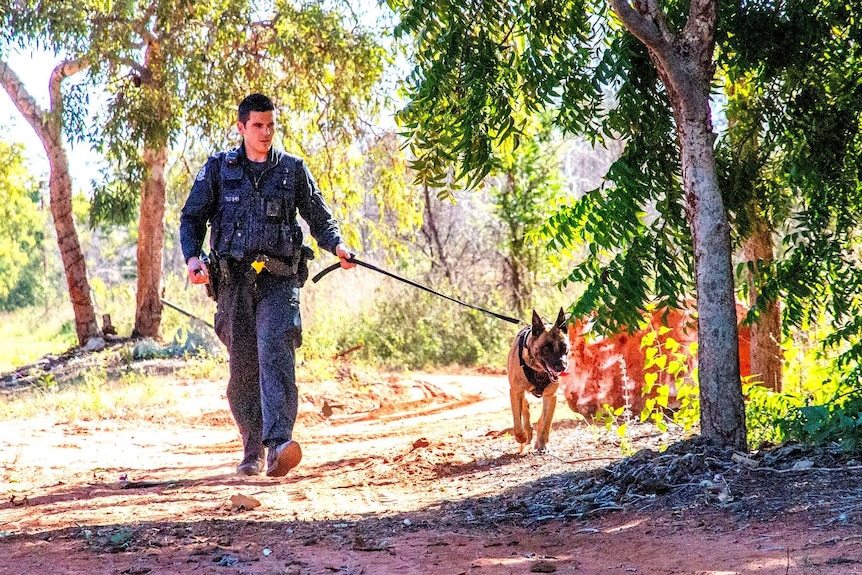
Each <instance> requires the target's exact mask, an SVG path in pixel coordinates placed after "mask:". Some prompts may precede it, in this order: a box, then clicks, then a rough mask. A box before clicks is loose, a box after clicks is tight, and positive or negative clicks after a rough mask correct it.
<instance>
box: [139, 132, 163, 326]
mask: <svg viewBox="0 0 862 575" xmlns="http://www.w3.org/2000/svg"><path fill="white" fill-rule="evenodd" d="M167 158H168V151H167V148H166V147H163V148H159V149H146V150H144V154H143V159H144V164H145V165H146V167H147V171H146V173H147V178H146V180H144V184H143V186H142V190H141V215H140V220H139V222H138V290H137V295H136V302H135V306H136V307H135V328H134V330H133V331H132V337H152V338H157V339H158V337H159V330H160V326H161V322H162V308H163V306H162V293H161V281H162V248H163V246H164V239H165V222H164V219H165V166H166V165H167Z"/></svg>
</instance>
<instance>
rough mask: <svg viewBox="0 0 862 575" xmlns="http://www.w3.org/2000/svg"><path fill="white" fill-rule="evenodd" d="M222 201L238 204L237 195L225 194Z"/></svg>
mask: <svg viewBox="0 0 862 575" xmlns="http://www.w3.org/2000/svg"><path fill="white" fill-rule="evenodd" d="M224 201H225V203H226V204H238V203H239V196H225V197H224Z"/></svg>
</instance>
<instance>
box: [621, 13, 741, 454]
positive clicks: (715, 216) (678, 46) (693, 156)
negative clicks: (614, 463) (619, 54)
mask: <svg viewBox="0 0 862 575" xmlns="http://www.w3.org/2000/svg"><path fill="white" fill-rule="evenodd" d="M611 5H612V6H613V9H614V11H615V12H616V13H617V15H618V16H619V17H620V19H621V20H622V22H623V24H624V25H625V26H626V28H627V29H628V30H629V31H631V32H632V33H633V34H634V35H635V36H636V37H637V38H638V39H639V40H640V41H641V42H643V43H644V45H645V46H646V47H647V49H648V50H649V53H650V58H651V59H652V62H653V64H655V66H656V69H657V71H658V74H659V77H660V78H661V80H662V83H663V84H664V86H665V89H666V90H667V92H668V95H669V97H670V102H671V106H672V108H673V112H674V118H675V119H676V124H677V133H678V136H679V145H680V155H681V165H682V179H683V189H684V191H685V197H686V215H687V219H688V224H689V226H690V228H691V233H692V238H693V240H694V254H695V255H694V257H695V261H694V268H695V282H696V289H697V310H698V342H699V352H698V371H699V375H700V408H701V415H700V423H701V434H702V435H703V436H704V437H706V438H708V439H711V440H713V441H716V442H718V443H720V444H722V445H728V446H732V447H734V448H737V449H743V450H744V449H746V443H747V442H746V430H745V406H744V403H743V398H742V386H741V383H740V376H739V341H738V332H737V325H736V302H735V300H734V294H733V274H732V266H731V244H730V228H729V224H728V221H727V214H726V212H725V209H724V202H723V201H722V198H721V193H720V192H719V187H718V178H717V176H716V169H715V156H714V152H713V142H714V139H715V135H714V133H713V131H712V119H711V113H710V109H709V88H710V82H711V80H712V77H713V74H714V62H713V58H712V54H713V50H714V47H715V28H716V23H717V7H716V1H715V0H692V2H691V5H690V9H689V17H688V21H687V22H686V25H685V27H684V28H683V30H681V31H680V32H679V33H678V34H677V33H675V32H672V31H671V30H670V28H669V26H668V23H667V20H666V18H665V14H664V12H663V11H662V10H661V9H660V8H659V6H658V2H656V1H655V0H644V1H643V2H635V3H633V4H630V3H629V2H628V0H611Z"/></svg>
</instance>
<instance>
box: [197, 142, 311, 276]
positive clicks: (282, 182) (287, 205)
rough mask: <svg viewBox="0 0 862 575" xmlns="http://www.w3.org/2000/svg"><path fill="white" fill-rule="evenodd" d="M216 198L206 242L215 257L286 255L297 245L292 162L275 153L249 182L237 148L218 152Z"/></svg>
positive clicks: (299, 231) (294, 165) (299, 230)
mask: <svg viewBox="0 0 862 575" xmlns="http://www.w3.org/2000/svg"><path fill="white" fill-rule="evenodd" d="M220 156H221V157H220V168H219V186H218V189H219V197H218V198H217V200H216V212H215V216H214V217H213V218H212V221H211V224H212V227H211V230H212V231H211V233H212V234H213V241H212V246H213V247H214V248H215V250H216V252H217V253H218V254H219V257H229V258H233V259H235V260H244V259H247V258H253V257H255V256H257V255H260V254H263V255H268V256H270V257H274V258H277V259H281V260H288V259H290V257H291V256H292V255H293V254H294V252H295V251H296V250H298V249H299V248H300V246H301V245H302V228H300V227H299V224H298V222H297V221H296V197H295V194H296V180H297V171H298V170H297V161H296V158H294V157H293V156H291V155H289V154H285V153H281V152H277V153H276V155H275V158H276V161H275V162H274V163H271V164H270V165H269V166H268V167H267V168H266V170H265V171H264V172H263V173H262V174H261V175H260V180H259V182H257V185H255V182H254V181H253V178H254V175H253V174H252V172H251V171H250V170H249V171H246V170H245V169H243V159H242V158H241V157H240V156H239V152H238V150H231V151H230V152H226V153H223V154H221V155H220Z"/></svg>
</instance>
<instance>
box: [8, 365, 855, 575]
mask: <svg viewBox="0 0 862 575" xmlns="http://www.w3.org/2000/svg"><path fill="white" fill-rule="evenodd" d="M172 383H174V384H175V385H177V386H182V387H181V389H182V390H183V396H184V399H183V402H182V404H181V406H180V410H181V413H180V414H179V415H177V413H176V412H174V413H173V414H172V415H169V416H168V415H166V416H164V417H160V416H159V415H158V414H148V415H147V417H145V418H140V419H134V418H133V419H131V420H130V421H126V422H111V421H95V422H76V423H74V424H68V423H56V422H53V421H48V420H28V421H5V422H0V496H2V503H0V574H16V575H18V574H24V573H51V574H55V573H56V574H65V573H70V574H85V573H86V574H102V573H104V574H145V573H152V574H174V573H191V572H194V573H204V574H206V573H220V574H221V573H225V574H267V575H275V574H294V575H300V574H303V575H304V574H315V575H317V574H332V573H344V574H359V573H363V574H369V575H370V574H374V575H388V574H395V573H398V574H408V575H409V574H417V575H435V574H452V575H458V574H466V573H477V574H484V575H498V574H500V575H502V574H510V573H511V574H516V573H525V574H526V573H531V572H533V573H554V572H555V573H573V574H574V573H577V574H579V575H599V574H610V575H614V574H620V575H623V574H628V573H635V574H638V575H660V574H661V575H665V574H679V575H682V574H686V575H694V574H698V575H731V574H748V573H757V574H770V575H773V574H774V575H785V574H788V573H818V574H827V575H839V574H841V575H847V574H853V573H862V530H860V528H859V522H858V520H857V517H856V514H857V513H858V512H859V510H860V509H862V505H859V504H858V503H854V502H855V501H856V500H855V499H854V500H853V501H851V500H850V499H848V497H850V495H848V493H850V492H849V491H848V490H849V489H852V485H851V484H852V483H853V482H856V483H859V482H858V479H859V478H858V471H854V470H852V469H850V470H849V471H847V472H846V473H844V472H842V475H841V477H842V481H841V482H840V484H839V483H834V482H833V483H827V484H824V483H823V481H824V480H823V479H822V478H818V477H819V476H818V477H815V476H814V474H809V475H806V476H804V477H802V478H800V476H798V475H794V474H791V475H780V474H763V475H761V476H760V477H759V478H758V477H753V478H749V479H750V481H749V480H748V479H746V481H749V482H748V483H743V479H744V478H743V477H741V476H740V477H738V478H737V483H734V485H733V491H734V493H735V495H736V500H737V501H736V504H733V505H725V504H723V503H720V502H718V501H717V500H710V498H709V496H708V494H706V493H705V494H704V495H703V497H700V498H699V499H697V498H695V499H694V500H688V501H677V502H669V501H666V500H664V499H662V498H660V497H652V498H651V497H650V496H646V495H644V496H640V495H638V496H637V497H638V499H636V501H639V502H640V504H639V505H636V506H635V505H630V504H628V505H621V506H619V507H621V509H619V510H617V511H611V509H613V508H614V505H613V504H611V503H608V504H602V505H597V504H592V505H591V506H586V507H585V506H583V505H582V504H581V503H583V502H585V501H588V500H589V502H595V501H607V502H611V501H613V497H611V496H610V495H613V493H611V491H613V490H614V489H616V487H613V486H607V487H606V488H605V489H606V490H607V493H602V489H600V488H599V487H600V486H599V487H597V485H598V484H596V483H595V481H594V479H591V478H594V477H595V476H596V474H597V471H596V470H600V469H601V467H602V466H603V465H609V464H611V463H614V461H616V460H618V459H620V451H619V448H618V447H614V446H610V445H608V436H607V435H606V434H605V433H603V432H602V431H599V430H596V429H595V428H592V427H589V426H586V425H584V424H582V423H581V422H579V421H577V420H576V419H575V417H574V416H573V415H572V413H571V412H570V411H569V410H568V409H567V408H566V407H565V405H561V406H560V408H559V409H558V414H557V417H556V419H555V424H554V430H553V431H552V434H551V441H550V445H551V448H552V449H553V450H554V452H553V453H552V454H549V455H534V454H525V455H519V454H518V453H517V445H516V444H515V442H514V439H513V438H512V437H511V435H510V434H509V433H507V430H511V421H510V414H509V407H508V391H507V384H506V380H505V377H504V376H501V375H498V376H475V375H474V376H461V375H459V376H448V375H433V376H432V375H414V376H411V377H404V378H389V379H378V380H374V381H368V382H362V381H359V382H357V381H353V382H352V383H351V384H350V385H345V384H344V382H342V383H335V382H328V383H322V384H319V385H311V384H302V394H303V397H302V399H303V404H302V406H301V415H300V422H299V424H298V425H297V430H296V437H295V439H297V440H298V441H299V442H300V443H301V444H302V446H303V450H304V459H303V462H302V464H301V465H300V466H299V467H298V468H297V469H295V470H294V471H293V472H291V474H290V475H289V476H288V477H286V478H284V479H278V480H276V479H269V478H265V477H257V478H239V477H237V476H235V475H234V473H233V470H234V466H235V465H236V463H237V458H238V454H239V452H240V444H239V440H238V437H237V434H236V430H235V428H234V426H233V422H232V420H231V418H230V414H229V412H228V411H227V409H226V406H227V404H226V400H225V399H224V396H223V390H222V384H220V383H214V382H199V383H198V382H190V381H177V382H172ZM324 402H325V405H326V407H324ZM533 405H535V407H534V411H537V410H538V409H539V405H538V403H534V404H533ZM329 409H331V410H332V413H331V414H330V413H329ZM322 411H323V412H325V413H326V414H327V415H329V417H328V418H327V417H324V415H323V414H321V412H322ZM535 417H536V414H534V419H535ZM636 446H637V447H653V448H656V447H657V446H658V438H656V437H650V436H644V437H641V438H638V439H637V441H636ZM749 475H751V474H746V477H748V476H749ZM821 475H822V474H821ZM830 477H833V478H834V474H832V475H830ZM767 478H769V479H767ZM693 481H696V480H693ZM758 481H760V482H761V483H762V484H763V486H764V488H765V490H764V492H762V493H761V492H757V491H754V490H753V488H752V485H759V483H758ZM583 486H586V487H584V489H587V487H588V488H589V489H587V491H589V492H583V491H578V490H579V489H581V487H583ZM816 489H822V490H824V493H818V492H816V491H815V490H816ZM778 490H784V491H782V495H781V497H782V498H783V499H782V501H784V500H786V501H787V505H784V506H781V507H780V508H776V504H775V503H774V500H775V498H773V499H770V497H769V496H770V494H773V495H774V494H776V493H778ZM842 490H843V491H842ZM704 491H705V492H706V491H707V490H706V488H704ZM609 494H610V495H609ZM606 496H607V497H606ZM603 497H605V499H602V498H603ZM818 497H819V499H818ZM852 497H854V498H855V497H858V493H856V492H855V491H854V492H852ZM766 500H769V501H771V502H772V503H771V504H770V506H765V504H764V502H765V501H766ZM818 501H819V502H820V503H819V504H818V503H817V502H818ZM724 503H726V501H725V502H724ZM256 504H259V506H255V505H256ZM247 507H253V508H252V509H247ZM776 509H778V511H776ZM842 512H843V515H842Z"/></svg>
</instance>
